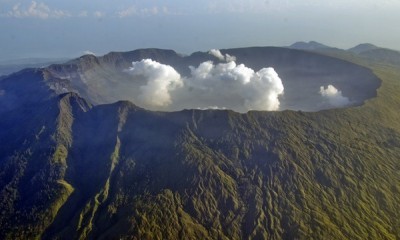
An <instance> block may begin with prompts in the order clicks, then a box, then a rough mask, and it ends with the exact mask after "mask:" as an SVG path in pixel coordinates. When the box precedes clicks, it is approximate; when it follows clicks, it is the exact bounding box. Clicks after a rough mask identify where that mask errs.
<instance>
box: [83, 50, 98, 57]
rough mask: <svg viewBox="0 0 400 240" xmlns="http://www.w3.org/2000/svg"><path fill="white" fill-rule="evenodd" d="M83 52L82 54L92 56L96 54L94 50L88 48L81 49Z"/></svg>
mask: <svg viewBox="0 0 400 240" xmlns="http://www.w3.org/2000/svg"><path fill="white" fill-rule="evenodd" d="M83 54H84V55H93V56H96V54H95V53H94V52H92V51H89V50H86V51H83Z"/></svg>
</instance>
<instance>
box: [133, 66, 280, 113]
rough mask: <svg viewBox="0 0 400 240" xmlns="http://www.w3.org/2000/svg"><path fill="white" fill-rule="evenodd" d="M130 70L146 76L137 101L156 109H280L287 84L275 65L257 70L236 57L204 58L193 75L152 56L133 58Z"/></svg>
mask: <svg viewBox="0 0 400 240" xmlns="http://www.w3.org/2000/svg"><path fill="white" fill-rule="evenodd" d="M132 64H133V65H132V67H131V68H130V70H129V72H130V73H131V74H132V75H133V76H136V77H141V79H144V80H145V83H144V85H142V86H141V87H140V94H139V96H138V99H137V100H138V101H139V102H137V103H138V104H139V105H141V106H144V107H147V108H150V109H153V110H181V109H184V108H200V109H204V108H208V107H209V106H214V107H215V108H220V109H224V108H227V109H233V110H235V111H238V112H247V111H249V110H268V111H271V110H278V109H279V105H280V102H279V98H278V97H279V95H281V94H283V89H284V88H283V84H282V81H281V79H280V78H279V76H278V74H277V73H276V72H275V70H274V69H273V68H263V69H261V70H259V71H257V72H255V71H254V70H253V69H251V68H248V67H246V66H245V65H243V64H239V65H237V64H236V63H235V62H234V61H230V62H228V63H220V64H217V65H214V64H213V63H212V62H211V61H207V62H203V63H201V64H200V65H199V66H198V67H190V70H191V76H190V77H187V78H182V77H181V76H180V75H179V73H178V72H176V71H175V69H174V68H173V67H171V66H169V65H164V64H161V63H158V62H156V61H152V60H151V59H145V60H142V61H140V62H133V63H132Z"/></svg>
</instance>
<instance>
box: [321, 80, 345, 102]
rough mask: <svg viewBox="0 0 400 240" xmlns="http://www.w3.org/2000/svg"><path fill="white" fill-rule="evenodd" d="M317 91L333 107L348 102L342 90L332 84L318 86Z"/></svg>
mask: <svg viewBox="0 0 400 240" xmlns="http://www.w3.org/2000/svg"><path fill="white" fill-rule="evenodd" d="M319 93H320V94H321V96H322V97H324V98H325V99H327V100H328V102H329V104H330V105H332V106H334V107H343V106H346V105H348V104H349V103H350V101H349V99H348V98H347V97H343V95H342V92H341V91H339V90H338V89H337V88H335V87H334V86H333V85H328V87H326V88H324V86H321V87H320V90H319Z"/></svg>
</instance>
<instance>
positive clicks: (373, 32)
mask: <svg viewBox="0 0 400 240" xmlns="http://www.w3.org/2000/svg"><path fill="white" fill-rule="evenodd" d="M399 12H400V0H375V1H372V0H335V1H323V0H247V1H238V0H218V1H216V0H215V1H212V0H204V1H187V0H175V1H167V0H132V1H129V0H114V1H109V0H37V1H31V0H0V30H1V34H0V44H1V47H0V59H7V58H22V57H77V56H79V55H82V54H83V53H84V52H85V51H91V52H94V53H95V54H105V53H107V52H110V51H128V50H133V49H137V48H148V47H157V48H168V49H174V50H176V51H177V52H181V53H191V52H194V51H197V50H202V51H205V50H208V49H211V48H231V47H246V46H285V45H290V44H292V43H293V42H296V41H309V40H315V41H318V42H322V43H324V44H327V45H330V46H335V47H340V48H350V47H352V46H354V45H356V44H358V43H364V42H370V43H374V44H376V45H379V46H382V47H389V48H394V49H400V46H399V43H400V25H399V22H400V14H399Z"/></svg>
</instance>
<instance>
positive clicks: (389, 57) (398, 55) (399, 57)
mask: <svg viewBox="0 0 400 240" xmlns="http://www.w3.org/2000/svg"><path fill="white" fill-rule="evenodd" d="M360 55H361V56H363V57H367V58H371V59H375V60H376V61H379V62H381V63H384V64H391V65H395V66H400V52H399V51H395V50H391V49H387V48H377V49H371V50H368V51H364V52H361V53H360Z"/></svg>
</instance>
